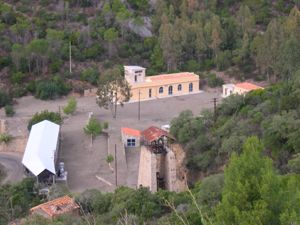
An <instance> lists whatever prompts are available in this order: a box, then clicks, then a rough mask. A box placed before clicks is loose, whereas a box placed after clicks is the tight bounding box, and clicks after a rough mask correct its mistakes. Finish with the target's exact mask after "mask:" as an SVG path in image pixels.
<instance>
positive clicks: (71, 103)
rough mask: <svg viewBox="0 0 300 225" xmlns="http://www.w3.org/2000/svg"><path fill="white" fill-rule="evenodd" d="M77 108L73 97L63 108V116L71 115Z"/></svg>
mask: <svg viewBox="0 0 300 225" xmlns="http://www.w3.org/2000/svg"><path fill="white" fill-rule="evenodd" d="M76 107H77V101H76V99H75V98H74V97H72V98H70V99H69V101H68V104H67V105H66V106H65V107H64V108H63V111H64V113H65V114H67V115H69V114H73V113H74V112H75V110H76Z"/></svg>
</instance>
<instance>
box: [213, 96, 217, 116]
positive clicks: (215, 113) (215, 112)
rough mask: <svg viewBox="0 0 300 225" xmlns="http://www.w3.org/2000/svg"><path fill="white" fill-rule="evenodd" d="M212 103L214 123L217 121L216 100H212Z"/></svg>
mask: <svg viewBox="0 0 300 225" xmlns="http://www.w3.org/2000/svg"><path fill="white" fill-rule="evenodd" d="M213 103H214V121H215V122H216V121H217V98H214V100H213Z"/></svg>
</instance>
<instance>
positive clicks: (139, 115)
mask: <svg viewBox="0 0 300 225" xmlns="http://www.w3.org/2000/svg"><path fill="white" fill-rule="evenodd" d="M138 119H139V120H141V91H140V89H139V109H138Z"/></svg>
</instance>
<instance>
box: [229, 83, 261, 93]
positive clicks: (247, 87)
mask: <svg viewBox="0 0 300 225" xmlns="http://www.w3.org/2000/svg"><path fill="white" fill-rule="evenodd" d="M235 86H236V87H238V88H242V89H245V90H248V91H252V90H257V89H263V87H260V86H258V85H255V84H251V83H248V82H243V83H238V84H236V85H235Z"/></svg>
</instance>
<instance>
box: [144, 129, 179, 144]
mask: <svg viewBox="0 0 300 225" xmlns="http://www.w3.org/2000/svg"><path fill="white" fill-rule="evenodd" d="M142 136H143V138H144V139H145V140H146V141H149V142H152V141H156V140H158V139H159V138H161V137H162V136H166V137H169V138H171V139H174V140H175V138H174V137H173V136H172V135H171V134H169V133H168V132H167V131H164V130H162V129H160V128H158V127H154V126H151V127H149V128H148V129H146V130H144V131H143V132H142Z"/></svg>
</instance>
